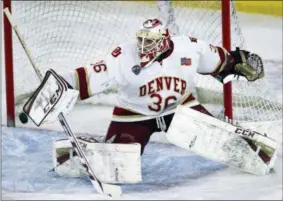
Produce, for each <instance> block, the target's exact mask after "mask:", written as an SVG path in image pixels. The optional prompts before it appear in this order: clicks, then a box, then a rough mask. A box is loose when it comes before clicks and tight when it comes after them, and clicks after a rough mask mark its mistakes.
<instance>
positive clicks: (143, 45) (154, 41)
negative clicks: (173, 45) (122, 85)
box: [136, 19, 170, 67]
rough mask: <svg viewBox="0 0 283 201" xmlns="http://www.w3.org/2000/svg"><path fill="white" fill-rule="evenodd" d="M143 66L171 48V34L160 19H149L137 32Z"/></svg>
mask: <svg viewBox="0 0 283 201" xmlns="http://www.w3.org/2000/svg"><path fill="white" fill-rule="evenodd" d="M136 37H137V46H138V53H139V56H140V59H141V67H145V66H147V65H149V64H150V63H152V62H153V61H154V59H156V58H157V57H158V56H159V55H161V54H162V53H164V52H165V51H167V50H168V49H169V44H170V35H169V32H168V29H167V28H165V27H164V25H163V24H162V22H161V21H160V20H158V19H148V20H146V21H145V22H144V23H143V24H142V27H141V28H140V30H139V31H137V33H136Z"/></svg>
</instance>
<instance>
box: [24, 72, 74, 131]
mask: <svg viewBox="0 0 283 201" xmlns="http://www.w3.org/2000/svg"><path fill="white" fill-rule="evenodd" d="M78 95H79V92H78V90H74V89H71V88H69V87H68V84H67V82H66V81H65V80H64V79H63V78H61V77H60V76H59V75H58V74H57V73H56V72H55V71H54V70H52V69H51V70H48V71H47V72H46V74H45V76H44V78H43V81H42V82H41V84H40V86H39V87H38V88H37V90H36V91H35V92H34V93H33V95H32V96H31V97H30V98H29V100H28V101H27V102H26V104H25V105H24V107H23V111H24V113H25V114H26V115H27V116H28V117H29V118H30V119H31V120H32V121H33V122H34V123H35V124H36V125H37V126H41V125H42V124H45V123H52V122H54V121H56V120H57V118H58V115H59V114H60V113H61V112H62V113H63V114H67V113H69V112H70V111H71V110H72V108H73V107H74V105H75V103H76V101H77V98H78Z"/></svg>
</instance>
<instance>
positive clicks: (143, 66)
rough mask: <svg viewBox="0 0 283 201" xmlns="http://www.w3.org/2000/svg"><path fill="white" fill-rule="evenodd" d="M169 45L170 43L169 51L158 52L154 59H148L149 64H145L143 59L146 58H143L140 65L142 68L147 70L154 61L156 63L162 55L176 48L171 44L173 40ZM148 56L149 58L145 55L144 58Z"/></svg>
mask: <svg viewBox="0 0 283 201" xmlns="http://www.w3.org/2000/svg"><path fill="white" fill-rule="evenodd" d="M168 43H169V44H168V49H167V50H166V51H165V52H162V53H160V52H157V53H156V55H155V56H154V57H153V58H147V59H149V61H148V62H146V61H144V62H143V59H146V58H141V63H140V64H141V67H142V68H146V67H148V66H150V65H151V64H152V63H153V62H154V61H156V60H157V59H158V58H160V57H161V56H162V55H164V54H166V52H168V51H171V48H174V46H173V45H171V43H172V41H171V40H170V41H169V42H168ZM146 56H149V55H144V57H146Z"/></svg>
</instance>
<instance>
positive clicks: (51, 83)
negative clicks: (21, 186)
mask: <svg viewBox="0 0 283 201" xmlns="http://www.w3.org/2000/svg"><path fill="white" fill-rule="evenodd" d="M197 73H199V74H202V75H208V76H214V77H215V79H218V80H219V81H220V82H222V83H223V82H224V81H225V78H227V77H229V76H231V75H235V76H240V77H243V78H245V79H246V80H247V81H249V82H254V81H255V82H256V81H257V80H258V79H261V78H262V77H263V76H264V69H263V63H262V60H261V58H260V57H259V56H258V55H257V54H254V53H250V52H248V51H246V50H241V49H239V48H236V50H233V51H227V50H226V49H225V48H223V47H218V46H214V45H212V44H209V43H206V42H204V41H202V40H199V39H196V38H192V37H189V36H171V35H170V32H169V30H168V29H167V28H165V26H164V25H163V23H162V22H161V21H160V20H159V19H148V20H146V21H144V22H143V23H142V26H141V28H140V29H139V30H138V31H137V32H136V39H135V40H134V41H130V42H128V43H125V44H122V45H120V46H118V47H116V48H115V49H114V50H113V51H112V52H111V53H110V54H109V55H108V56H107V57H105V58H103V59H102V60H101V61H98V62H96V63H94V64H91V65H89V66H85V67H79V68H76V69H75V70H71V71H70V72H63V73H59V72H55V71H54V70H52V69H50V70H49V71H47V72H46V75H45V79H44V80H43V82H42V83H41V85H40V86H39V87H38V89H37V90H36V92H35V93H34V95H33V96H32V97H31V99H30V100H29V101H28V102H27V103H26V104H25V106H24V112H25V113H26V114H27V115H28V116H29V117H30V118H31V119H32V120H33V121H34V123H35V124H37V125H38V126H40V125H42V124H44V123H48V122H53V121H54V120H55V119H56V117H57V116H58V114H59V113H61V112H63V113H64V114H67V113H68V112H69V111H70V110H71V109H72V108H73V106H74V104H75V102H76V100H77V98H79V99H80V100H84V99H88V98H89V97H91V96H94V95H96V94H98V93H102V92H104V91H106V90H109V89H111V88H114V87H119V89H120V90H119V93H118V95H117V105H116V107H115V108H114V110H113V117H112V121H111V123H110V125H109V128H108V131H107V134H106V136H105V138H104V139H102V140H98V139H94V138H93V137H91V136H80V137H78V139H79V141H80V143H81V144H82V147H83V148H84V151H85V152H86V155H87V157H88V158H89V160H90V164H91V166H92V167H93V169H94V171H95V173H96V174H97V177H98V178H100V179H101V180H102V181H104V182H108V183H135V182H139V181H142V176H141V164H140V163H141V162H140V157H141V156H142V154H143V152H144V150H145V148H146V145H147V143H148V142H149V140H150V137H151V135H152V134H153V133H154V132H160V131H164V132H165V133H166V137H167V139H168V141H169V142H171V143H173V144H175V145H177V146H179V147H182V148H184V149H187V150H189V151H193V152H195V153H196V154H199V155H201V156H204V157H206V158H208V159H212V160H215V161H218V162H220V163H223V164H226V165H228V166H231V167H235V168H238V169H240V170H242V171H245V172H250V173H253V174H258V175H264V174H268V173H269V171H270V169H271V168H272V167H273V165H274V162H275V160H276V154H275V153H276V150H277V148H278V146H279V142H277V141H276V140H275V139H272V138H271V137H270V136H269V135H268V134H266V133H259V132H256V131H252V130H248V129H245V128H241V127H237V126H234V125H232V124H229V123H226V122H223V121H220V120H218V119H216V118H214V117H213V116H212V115H211V114H210V113H209V112H208V110H206V108H205V107H204V106H202V105H201V104H200V103H199V102H198V101H197V99H196V97H194V95H193V93H192V91H193V89H194V84H193V80H194V76H195V75H196V74H197ZM97 115H98V116H99V114H97ZM78 119H79V118H78ZM78 121H79V120H78ZM93 126H94V127H95V126H99V125H93ZM76 156H77V154H76V152H75V151H74V150H73V149H72V146H71V143H70V142H69V140H68V139H66V140H64V139H61V140H56V141H55V142H54V153H53V161H54V168H55V171H56V172H57V173H58V174H60V175H64V176H83V175H85V174H87V173H86V171H85V170H84V168H83V166H81V164H80V161H79V160H78V159H77V158H76Z"/></svg>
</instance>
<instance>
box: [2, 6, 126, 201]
mask: <svg viewBox="0 0 283 201" xmlns="http://www.w3.org/2000/svg"><path fill="white" fill-rule="evenodd" d="M4 13H5V14H6V17H7V18H8V20H9V22H10V24H11V26H12V28H13V30H14V31H15V34H16V36H17V38H18V39H19V41H20V43H21V45H22V47H23V49H24V51H25V53H26V55H27V57H28V59H29V61H30V63H31V65H32V67H33V69H34V71H35V73H36V75H37V77H38V78H39V80H40V81H42V79H43V76H42V74H41V72H40V70H39V68H38V67H37V66H36V64H35V62H34V61H35V60H34V59H33V57H32V55H31V53H30V51H29V49H28V48H27V45H26V43H25V41H24V40H23V38H22V37H21V34H20V32H19V29H18V25H17V24H16V23H15V21H14V19H13V17H12V15H11V13H10V11H9V9H8V8H5V9H4ZM58 119H59V122H60V124H61V126H62V127H63V129H64V131H65V133H66V134H67V135H68V138H69V140H70V142H71V144H72V146H73V147H74V149H75V150H76V152H77V154H78V156H79V159H80V161H81V163H82V165H83V166H84V167H85V168H86V170H87V172H88V173H89V179H90V180H91V183H92V184H93V186H94V187H95V189H96V190H97V192H98V193H100V194H104V195H106V196H109V197H120V196H121V194H122V190H121V187H120V186H116V185H113V184H107V183H103V182H101V181H100V180H99V179H98V178H97V177H96V176H95V174H94V172H93V170H92V168H91V166H90V164H89V161H88V159H87V158H86V155H85V154H84V152H83V150H82V147H81V145H80V143H79V141H78V139H77V137H76V135H75V134H74V133H73V132H72V130H71V128H70V126H69V124H68V123H67V121H66V119H65V117H64V115H63V114H62V113H60V114H59V116H58Z"/></svg>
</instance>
